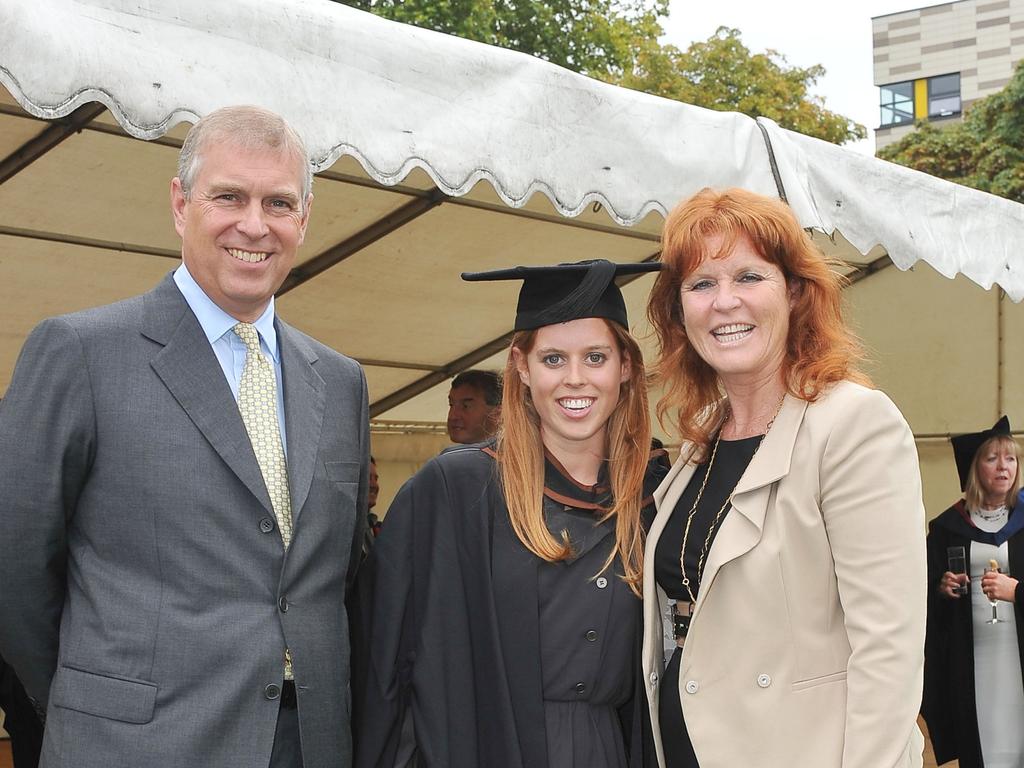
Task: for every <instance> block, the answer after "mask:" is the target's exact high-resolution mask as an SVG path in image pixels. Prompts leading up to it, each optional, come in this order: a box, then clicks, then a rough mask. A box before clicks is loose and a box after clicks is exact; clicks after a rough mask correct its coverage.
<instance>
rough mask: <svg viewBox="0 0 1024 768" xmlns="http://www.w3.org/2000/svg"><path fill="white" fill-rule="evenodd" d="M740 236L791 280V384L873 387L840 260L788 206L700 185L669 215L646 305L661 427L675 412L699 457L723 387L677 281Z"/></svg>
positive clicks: (797, 388) (804, 393)
mask: <svg viewBox="0 0 1024 768" xmlns="http://www.w3.org/2000/svg"><path fill="white" fill-rule="evenodd" d="M715 235H719V236H721V237H722V238H723V242H722V245H721V248H720V249H719V250H718V251H717V252H711V251H710V250H709V248H708V240H709V238H712V237H713V236H715ZM742 238H747V239H748V240H749V241H750V243H751V244H752V245H753V247H754V250H755V251H757V253H758V254H759V255H760V256H761V257H762V258H764V259H765V260H766V261H768V262H770V263H771V264H774V265H775V266H776V267H778V268H779V270H780V271H781V272H782V274H783V276H784V277H785V279H786V284H787V286H788V288H789V294H790V297H791V303H792V308H791V310H790V317H789V335H788V337H787V339H786V351H785V359H784V361H783V369H782V374H783V378H784V381H785V383H786V388H787V391H788V392H789V393H790V394H792V395H794V396H795V397H799V398H802V399H804V400H807V401H811V402H813V401H814V400H816V399H817V398H818V397H819V396H820V395H821V394H822V392H823V391H824V390H825V389H826V388H827V387H828V386H829V385H830V384H834V383H836V382H839V381H842V380H844V379H848V380H852V381H857V382H859V383H862V384H865V385H867V386H870V381H869V380H868V378H867V376H865V375H864V374H863V373H861V372H860V370H858V368H857V364H858V363H859V361H860V360H861V359H862V357H863V352H862V347H861V345H860V342H859V341H858V340H857V338H856V337H855V336H854V334H853V333H852V332H851V331H850V329H849V328H848V327H847V325H846V323H845V321H844V320H843V313H842V291H843V287H844V285H845V284H846V281H845V280H844V278H843V277H841V276H840V275H839V274H838V273H837V272H836V271H835V270H834V269H833V267H836V266H838V265H837V264H836V263H835V262H832V261H830V260H829V259H827V258H826V257H825V256H824V254H822V252H821V251H820V250H819V249H818V247H817V246H815V245H814V243H813V242H811V238H810V236H809V235H808V234H807V233H806V232H804V230H803V229H802V228H801V227H800V224H799V222H798V221H797V220H796V216H794V215H793V212H792V211H791V210H790V208H789V206H788V205H786V204H785V203H783V202H782V201H781V200H777V199H775V198H771V197H766V196H764V195H759V194H755V193H754V192H748V191H747V190H744V189H727V190H725V191H716V190H713V189H708V188H705V189H702V190H701V191H700V192H698V193H697V194H695V195H694V196H693V197H691V198H689V199H688V200H685V201H683V202H682V203H680V204H679V205H678V206H676V208H675V209H674V210H673V211H672V212H671V213H670V214H669V215H668V218H667V219H666V220H665V225H664V228H663V229H662V238H661V247H662V251H661V261H662V263H663V264H664V267H663V269H662V271H661V272H659V273H658V278H657V281H656V282H655V284H654V289H653V290H652V292H651V297H650V300H649V301H648V304H647V316H648V318H649V319H650V321H651V325H652V326H653V327H654V331H655V334H656V336H657V341H658V359H657V361H656V362H655V364H654V366H653V368H654V371H653V373H654V379H655V381H656V382H657V383H660V384H663V385H664V395H663V396H662V398H661V400H660V401H659V402H658V419H659V420H660V421H661V423H662V425H664V424H665V422H666V420H667V419H668V420H669V421H670V423H671V424H672V426H674V427H675V428H676V430H678V433H679V435H680V436H681V437H682V438H683V439H684V440H687V441H689V442H691V443H693V444H694V445H695V446H697V447H698V449H700V450H698V451H697V455H698V456H699V455H701V454H702V452H703V449H704V448H706V446H707V444H708V441H709V438H710V433H711V431H712V430H713V429H714V427H715V425H717V424H718V423H719V421H720V420H721V416H722V413H721V410H720V409H721V407H722V404H721V400H722V389H721V384H720V381H719V378H718V373H717V371H715V369H714V368H712V367H711V366H710V365H709V364H708V363H707V362H705V361H704V359H703V358H701V356H700V355H699V354H698V353H697V351H696V350H695V349H694V347H693V345H692V344H691V343H690V340H689V338H688V337H687V335H686V327H685V325H684V322H683V313H682V304H681V300H680V289H681V286H682V283H683V281H684V280H685V279H686V278H687V277H688V276H689V275H690V273H692V272H693V271H694V270H695V269H696V268H697V266H698V265H700V264H701V263H702V262H703V261H704V260H705V259H718V258H725V257H726V256H728V255H729V254H730V253H731V252H732V249H733V246H734V245H735V244H736V242H737V240H739V239H742ZM669 414H673V415H674V418H673V419H669V416H668V415H669ZM709 416H710V418H708V417H709Z"/></svg>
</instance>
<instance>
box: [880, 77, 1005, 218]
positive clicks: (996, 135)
mask: <svg viewBox="0 0 1024 768" xmlns="http://www.w3.org/2000/svg"><path fill="white" fill-rule="evenodd" d="M878 156H879V157H881V158H883V159H885V160H891V161H892V162H894V163H899V164H900V165H905V166H908V167H910V168H916V169H917V170H919V171H924V172H925V173H930V174H932V175H933V176H938V177H940V178H943V179H949V180H950V181H955V182H957V183H959V184H964V185H966V186H969V187H974V188H975V189H980V190H982V191H984V192H991V193H992V194H994V195H999V196H1000V197H1005V198H1009V199H1010V200H1015V201H1017V202H1019V203H1024V64H1021V65H1019V66H1018V67H1017V71H1016V72H1015V73H1014V75H1013V78H1011V80H1010V82H1009V84H1007V86H1006V87H1005V88H1003V90H1001V91H999V92H998V93H994V94H992V95H991V96H987V97H986V98H984V99H980V100H979V101H976V102H975V103H974V104H973V105H971V107H970V108H969V109H968V110H967V112H966V114H965V115H964V119H963V121H962V122H958V123H951V124H946V125H942V126H938V125H936V124H935V123H924V122H922V123H918V125H917V130H915V131H914V132H913V133H909V134H907V135H906V136H904V137H903V138H902V139H900V140H899V141H897V142H894V143H893V144H889V145H888V146H885V147H883V148H882V149H881V150H879V152H878Z"/></svg>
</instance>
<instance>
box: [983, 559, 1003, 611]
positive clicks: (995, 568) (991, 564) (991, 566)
mask: <svg viewBox="0 0 1024 768" xmlns="http://www.w3.org/2000/svg"><path fill="white" fill-rule="evenodd" d="M985 573H999V563H998V562H996V561H995V560H989V561H988V567H987V568H986V569H985ZM988 604H989V605H991V606H992V618H991V619H989V620H988V621H986V622H985V623H986V624H1002V623H1003V619H1000V618H999V615H998V614H997V612H996V606H997V605H998V604H999V601H998V600H996V599H995V598H991V597H990V598H989V600H988Z"/></svg>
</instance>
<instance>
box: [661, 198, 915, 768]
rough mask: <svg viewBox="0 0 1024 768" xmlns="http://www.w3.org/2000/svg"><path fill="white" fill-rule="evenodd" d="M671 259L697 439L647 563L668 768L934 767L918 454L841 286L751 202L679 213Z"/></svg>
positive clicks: (667, 303) (667, 347)
mask: <svg viewBox="0 0 1024 768" xmlns="http://www.w3.org/2000/svg"><path fill="white" fill-rule="evenodd" d="M662 262H663V271H662V272H661V273H660V275H659V277H658V280H657V283H656V285H655V287H654V290H653V292H652V295H651V298H650V303H649V306H648V315H649V317H650V320H651V322H652V324H653V326H654V328H655V331H656V333H657V338H658V342H659V352H660V355H659V359H658V360H657V362H656V365H655V372H656V377H657V379H658V380H660V382H661V383H662V384H663V385H664V396H663V398H662V399H661V401H660V403H659V406H658V413H659V417H661V418H662V421H663V422H664V421H666V420H668V421H670V422H671V423H672V424H673V425H674V426H675V428H676V429H677V430H678V432H679V434H680V435H681V437H682V448H681V452H680V457H679V460H678V461H677V462H676V464H675V465H674V466H673V468H672V471H671V472H670V474H669V475H668V477H667V478H666V480H665V481H664V482H663V483H662V484H661V486H660V487H659V488H658V491H657V492H656V494H655V502H656V504H657V508H658V513H657V517H656V519H655V522H654V523H653V524H652V527H651V531H650V534H649V536H648V541H647V548H646V553H645V558H644V563H645V566H644V589H643V593H644V649H643V660H644V674H645V682H646V683H647V691H648V699H649V703H650V713H651V718H652V722H653V726H654V735H655V741H656V747H657V753H658V758H659V761H660V763H661V765H662V766H665V767H666V768H679V767H680V766H685V767H686V768H693V767H694V766H701V768H718V767H725V766H741V765H764V766H779V767H781V766H814V768H840V767H842V768H911V766H920V765H921V760H922V757H921V752H922V746H923V741H922V737H921V734H920V732H919V730H918V728H917V725H916V716H917V705H918V702H919V701H920V694H921V671H922V658H923V657H922V644H923V640H924V626H925V550H924V508H923V505H922V501H921V482H920V472H919V468H918V462H917V453H916V450H915V446H914V439H913V436H912V434H911V432H910V429H909V428H908V426H907V424H906V422H905V421H904V419H903V417H902V415H901V414H900V412H899V411H898V410H897V408H896V406H895V405H893V403H892V401H891V400H889V398H888V397H886V396H885V395H884V394H883V393H882V392H879V391H878V390H875V389H872V388H871V386H870V383H869V381H868V379H867V377H866V376H865V375H864V374H863V373H861V372H860V371H859V370H858V368H857V361H858V358H859V356H860V346H859V344H858V342H857V341H856V339H855V338H854V336H853V335H852V333H851V332H850V331H849V330H848V328H847V326H846V324H845V323H844V321H843V318H842V312H841V291H842V285H843V282H842V279H841V278H840V277H839V275H838V274H837V273H836V272H834V271H833V270H832V269H830V267H829V264H828V262H827V261H826V259H825V258H824V257H823V255H822V254H821V252H820V251H819V250H817V249H816V248H815V247H814V245H813V244H812V242H811V240H810V238H809V236H808V235H807V234H806V233H805V232H804V231H803V230H802V229H801V227H800V225H799V223H798V222H797V220H796V218H795V216H794V215H793V213H792V212H791V211H790V209H789V207H788V206H787V205H785V204H784V203H782V202H780V201H778V200H775V199H771V198H767V197H764V196H761V195H757V194H753V193H751V192H746V191H743V190H738V189H732V190H726V191H724V192H717V191H713V190H710V189H705V190H703V191H702V192H700V193H698V194H697V195H695V196H694V197H692V198H690V199H689V200H687V201H685V202H684V203H682V204H681V205H679V206H678V207H677V208H676V209H675V210H674V211H672V213H671V214H670V215H669V217H668V219H667V220H666V222H665V227H664V233H663V241H662ZM666 641H667V642H666ZM673 641H674V642H673ZM666 646H668V647H669V650H671V651H672V652H671V656H670V658H669V659H668V663H667V666H666V664H665V658H666V656H667V655H668V654H667V653H666V651H665V648H666Z"/></svg>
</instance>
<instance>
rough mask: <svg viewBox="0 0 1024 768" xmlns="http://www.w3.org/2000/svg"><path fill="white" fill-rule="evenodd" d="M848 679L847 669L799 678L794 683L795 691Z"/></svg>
mask: <svg viewBox="0 0 1024 768" xmlns="http://www.w3.org/2000/svg"><path fill="white" fill-rule="evenodd" d="M845 681H846V670H845V669H844V670H842V671H841V672H833V673H832V674H831V675H821V676H820V677H809V678H807V679H806V680H797V681H796V682H795V683H793V692H794V693H796V692H797V691H806V690H807V689H808V688H817V687H818V686H819V685H828V684H829V683H841V682H845Z"/></svg>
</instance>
